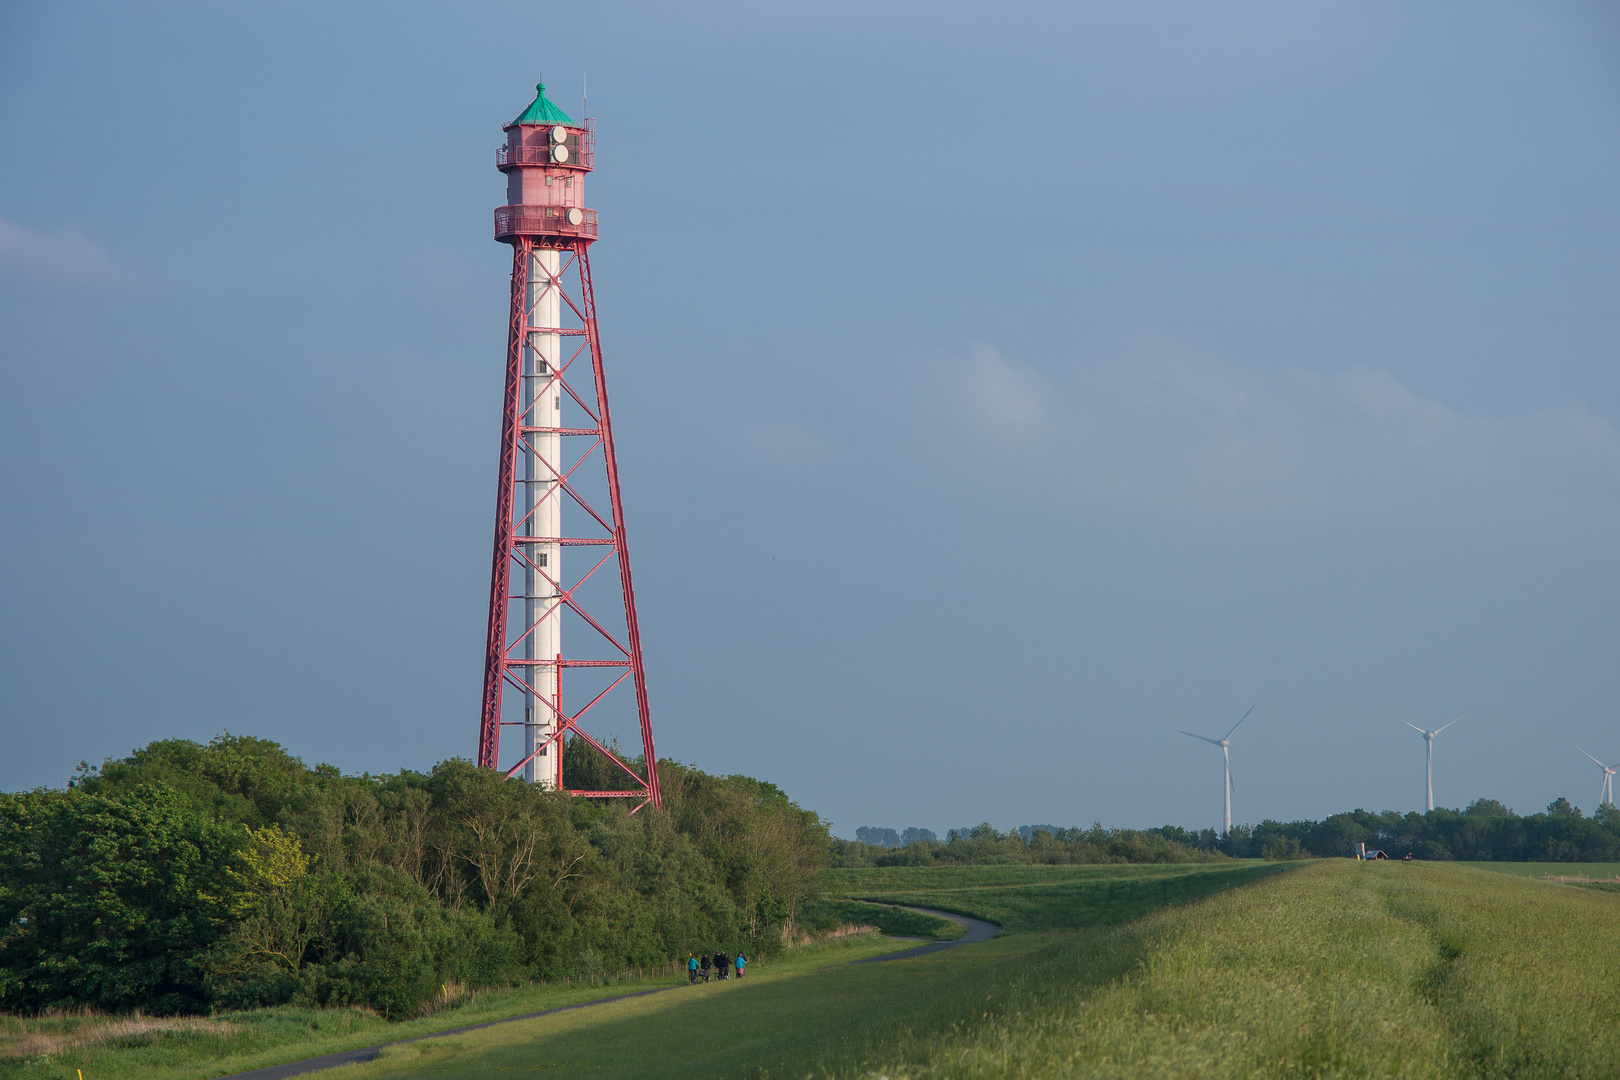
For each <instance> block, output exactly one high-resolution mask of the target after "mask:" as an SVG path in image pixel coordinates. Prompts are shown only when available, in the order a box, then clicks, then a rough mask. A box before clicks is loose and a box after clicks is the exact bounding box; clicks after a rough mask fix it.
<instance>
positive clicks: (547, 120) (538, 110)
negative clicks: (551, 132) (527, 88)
mask: <svg viewBox="0 0 1620 1080" xmlns="http://www.w3.org/2000/svg"><path fill="white" fill-rule="evenodd" d="M534 89H535V98H534V103H533V104H532V105H530V106H529V107H528V108H527V109H524V110H523V114H522V115H521V116H519V117H518V118H517V119H516V120H514V121H512V123H514V124H568V125H570V126H576V127H577V126H578V125H576V124H574V121H573V118H572V117H570V116H569V115H568V114H567V113H565V112H563V111H562V110H561V109H559V108H557V106H555V105H553V104H552V103H551V102H549V101H547V100H546V84H545V83H537V84H536V85H535V88H534Z"/></svg>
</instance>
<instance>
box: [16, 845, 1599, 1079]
mask: <svg viewBox="0 0 1620 1080" xmlns="http://www.w3.org/2000/svg"><path fill="white" fill-rule="evenodd" d="M1558 865H1559V866H1560V867H1561V868H1563V869H1564V870H1566V871H1567V870H1568V869H1569V868H1568V866H1567V864H1558ZM1217 869H1219V870H1225V871H1228V872H1230V871H1247V872H1248V873H1247V876H1244V875H1243V874H1237V875H1232V874H1230V873H1228V875H1227V876H1224V877H1222V876H1218V875H1216V874H1215V873H1214V872H1213V871H1211V870H1209V869H1208V868H1206V867H1177V866H1171V867H1157V868H1144V867H1052V868H1039V867H1033V868H1032V867H967V868H925V869H921V870H911V869H909V868H895V869H893V870H884V871H877V872H872V871H842V872H840V874H841V875H843V879H844V880H843V881H842V883H841V885H840V887H841V888H847V889H850V890H853V891H856V892H860V893H861V894H863V895H873V894H877V893H884V894H889V893H904V894H905V895H907V896H913V897H919V898H921V897H926V898H927V901H931V905H930V906H936V907H941V908H952V907H954V908H956V909H957V910H966V911H967V913H968V914H980V913H983V915H984V916H985V917H995V916H996V915H1000V916H1001V917H1002V919H1003V920H1005V921H1007V922H1008V923H1010V924H1016V926H1017V929H1016V930H1015V932H1013V933H1009V934H1005V935H1003V936H1002V937H999V938H997V939H995V940H993V941H989V942H985V943H982V944H977V945H972V946H966V947H963V948H960V949H953V950H947V951H945V952H942V953H936V954H933V955H930V956H925V957H918V958H915V959H908V960H900V961H895V962H892V963H885V964H867V965H855V966H851V965H849V964H847V963H844V961H846V960H849V959H854V958H857V957H858V956H861V955H872V954H875V953H876V952H878V951H882V950H887V949H892V948H894V945H893V943H891V942H886V941H884V940H883V939H879V938H875V937H866V938H856V939H846V940H845V941H843V942H834V943H831V944H828V945H825V946H822V947H819V948H818V949H813V950H803V951H801V952H799V953H797V954H795V955H794V956H793V957H792V958H791V959H789V960H786V961H779V962H777V963H773V964H770V965H759V966H758V967H755V966H753V965H751V969H750V974H749V977H748V979H747V980H745V981H743V982H740V983H739V982H729V983H714V984H709V985H706V986H699V987H695V988H683V989H681V990H677V991H672V992H670V993H666V994H657V995H653V996H649V997H642V998H635V999H631V1000H626V1001H620V1002H615V1003H611V1004H607V1005H603V1006H600V1007H598V1008H593V1009H586V1010H578V1011H573V1012H568V1013H561V1014H557V1015H555V1016H550V1017H544V1018H541V1019H537V1020H528V1021H517V1022H514V1023H510V1024H505V1025H501V1026H499V1027H495V1028H489V1029H485V1030H483V1031H478V1032H469V1033H466V1034H463V1035H456V1036H450V1037H446V1038H442V1039H433V1040H428V1041H425V1042H420V1043H415V1044H411V1045H408V1046H402V1047H395V1048H391V1049H389V1050H388V1051H386V1052H385V1054H384V1055H383V1057H382V1058H380V1059H379V1060H378V1061H375V1062H372V1063H369V1064H366V1065H360V1066H353V1067H348V1068H345V1069H341V1070H334V1071H332V1072H329V1073H325V1074H322V1076H323V1078H326V1080H427V1078H446V1080H448V1078H452V1077H456V1078H460V1077H469V1076H491V1077H498V1076H529V1075H537V1074H547V1075H556V1076H567V1077H570V1078H574V1077H583V1078H587V1080H618V1078H624V1080H630V1078H632V1077H634V1078H636V1080H659V1078H664V1077H670V1078H673V1077H695V1076H704V1077H714V1078H721V1077H728V1078H733V1080H736V1078H742V1077H754V1078H760V1080H768V1078H784V1077H791V1078H799V1077H824V1078H829V1080H833V1078H844V1077H848V1078H850V1080H856V1078H863V1080H865V1078H875V1077H878V1076H884V1077H888V1078H891V1080H976V1078H981V1077H982V1078H990V1077H1010V1076H1017V1077H1042V1078H1045V1077H1055V1078H1068V1077H1074V1078H1098V1080H1101V1078H1110V1080H1112V1078H1116V1077H1118V1078H1123V1077H1145V1078H1171V1077H1177V1078H1179V1077H1198V1078H1201V1080H1228V1078H1231V1080H1237V1078H1246V1077H1259V1078H1277V1080H1282V1078H1298V1077H1386V1076H1398V1077H1411V1078H1415V1080H1453V1078H1456V1080H1461V1078H1465V1077H1466V1078H1485V1080H1505V1078H1509V1077H1515V1078H1518V1077H1522V1078H1527V1080H1528V1078H1538V1080H1539V1078H1541V1077H1553V1076H1569V1077H1605V1076H1620V1040H1615V1039H1613V1038H1612V1035H1611V1033H1612V1032H1613V1031H1614V1030H1615V1029H1616V1027H1617V1026H1620V987H1617V985H1616V983H1615V980H1614V979H1613V978H1612V972H1611V968H1612V959H1611V958H1612V957H1614V956H1615V955H1620V895H1615V894H1613V893H1607V892H1602V891H1597V890H1593V889H1583V888H1574V887H1569V886H1565V885H1559V884H1555V883H1550V882H1545V881H1539V880H1526V877H1534V876H1541V875H1525V874H1520V875H1518V876H1515V875H1513V874H1508V873H1500V872H1495V871H1498V870H1499V869H1501V864H1491V865H1490V866H1489V867H1484V868H1480V867H1472V866H1465V865H1458V864H1455V863H1425V862H1417V863H1399V862H1392V863H1360V864H1358V863H1355V862H1353V861H1351V860H1343V859H1334V860H1323V861H1319V862H1313V863H1304V864H1293V869H1292V870H1291V871H1290V872H1288V873H1277V872H1276V871H1277V870H1278V869H1280V867H1278V866H1276V865H1270V866H1268V865H1266V864H1239V865H1236V866H1231V865H1227V866H1222V867H1219V868H1217ZM1583 869H1585V868H1584V867H1583ZM1591 869H1592V870H1594V871H1596V872H1602V868H1591ZM1154 870H1157V871H1158V873H1157V874H1155V873H1153V872H1151V871H1154ZM1031 871H1034V873H1031ZM1042 874H1045V875H1046V877H1045V879H1044V880H1043V878H1042V876H1041V875H1042ZM928 875H933V876H931V877H930V876H928ZM1232 884H1245V885H1246V887H1243V888H1225V886H1229V885H1232ZM1155 885H1157V886H1162V887H1160V888H1158V890H1157V892H1155V891H1154V887H1155ZM879 886H893V887H892V888H879ZM1215 888H1224V891H1220V892H1211V890H1213V889H1215ZM1110 890H1111V891H1110ZM1099 896H1103V897H1107V896H1113V897H1114V898H1115V900H1117V901H1118V903H1119V905H1120V906H1121V907H1123V908H1124V909H1126V910H1133V909H1136V908H1138V907H1140V906H1141V905H1144V904H1151V903H1152V902H1154V900H1155V897H1157V898H1158V900H1159V901H1160V902H1162V903H1170V904H1171V906H1160V907H1159V908H1158V909H1156V910H1153V911H1150V912H1148V913H1147V914H1146V915H1144V916H1141V917H1138V918H1134V919H1129V920H1122V919H1121V918H1119V917H1117V912H1114V913H1111V912H1110V911H1109V910H1107V909H1105V908H1099V907H1098V903H1099V901H1098V897H1099ZM1069 899H1072V900H1075V902H1077V903H1078V904H1079V905H1080V907H1079V908H1078V909H1076V910H1069V909H1067V908H1065V906H1064V905H1065V903H1067V902H1068V900H1069ZM970 907H972V908H974V909H976V910H967V909H968V908H970ZM1088 913H1089V914H1088ZM1083 918H1091V922H1090V923H1089V924H1085V925H1080V926H1079V927H1078V928H1074V929H1062V928H1060V929H1042V928H1040V927H1041V926H1042V923H1043V921H1045V923H1046V925H1053V924H1057V925H1060V926H1061V925H1063V924H1069V923H1076V922H1079V921H1081V920H1082V919H1083ZM998 921H999V920H998ZM632 988H633V987H631V986H630V985H628V984H627V985H624V986H619V987H614V988H611V989H608V990H604V989H602V988H598V990H597V993H598V995H599V996H600V995H606V994H612V993H622V992H625V991H627V990H630V989H632ZM547 989H551V988H547ZM524 992H525V991H517V992H514V993H524ZM528 992H533V991H528ZM493 997H495V995H490V996H489V998H493ZM489 998H480V999H479V1000H478V1001H477V1002H475V1003H473V1004H471V1005H468V1006H465V1007H464V1008H462V1009H459V1010H456V1011H455V1012H454V1013H451V1014H440V1015H439V1016H438V1017H434V1018H431V1021H427V1022H439V1024H440V1029H441V1030H442V1029H443V1028H444V1027H450V1026H458V1025H462V1024H466V1023H470V1022H476V1021H477V1020H478V1019H481V1017H480V1016H478V1015H476V1014H475V1013H474V1012H473V1010H475V1009H478V1010H481V1009H484V1008H490V1009H492V1010H497V1009H498V1010H499V1011H502V1012H504V1013H505V1014H506V1015H510V1014H512V1013H516V1012H521V1011H525V1008H516V1007H512V1005H513V1002H512V1001H510V1000H509V1001H506V1002H492V1001H490V1000H489ZM554 1003H560V1002H554ZM539 1007H544V1005H540V1004H532V1005H528V1006H526V1008H539ZM446 1016H448V1017H449V1019H448V1020H445V1019H442V1018H444V1017H446ZM220 1019H222V1020H225V1021H227V1022H229V1023H233V1024H234V1023H241V1022H242V1021H241V1020H240V1019H239V1018H236V1017H223V1018H220ZM427 1022H420V1021H419V1022H416V1023H417V1024H421V1023H427ZM378 1023H379V1024H380V1022H378ZM416 1033H419V1031H417V1030H415V1029H413V1026H412V1025H410V1024H406V1025H397V1026H393V1027H389V1028H387V1029H386V1034H387V1036H388V1037H389V1038H399V1037H404V1036H408V1035H411V1034H416ZM188 1038H190V1036H188ZM196 1038H198V1039H207V1038H214V1036H201V1035H199V1036H196ZM218 1038H220V1039H222V1040H226V1041H229V1040H231V1039H241V1038H243V1035H242V1034H237V1035H231V1036H223V1035H222V1036H218ZM379 1041H382V1038H381V1037H379V1035H378V1034H377V1033H375V1032H373V1031H368V1032H365V1033H363V1034H362V1033H360V1032H358V1031H357V1032H356V1033H355V1034H354V1036H353V1037H352V1038H349V1040H348V1041H347V1042H343V1041H342V1040H337V1039H334V1040H330V1041H328V1042H327V1043H326V1044H323V1045H320V1046H310V1047H307V1048H305V1049H304V1050H303V1051H302V1052H299V1053H292V1052H287V1048H285V1047H284V1048H281V1050H280V1051H278V1053H277V1055H276V1056H275V1060H290V1059H293V1058H296V1057H302V1056H307V1055H310V1054H314V1053H320V1052H330V1051H332V1050H336V1049H342V1048H347V1047H358V1046H363V1045H368V1044H369V1043H373V1042H379ZM149 1049H150V1048H149V1047H148V1048H136V1049H134V1050H131V1051H120V1052H118V1053H117V1054H116V1055H115V1054H113V1053H112V1052H111V1051H108V1050H105V1049H101V1050H98V1049H89V1050H85V1051H80V1052H75V1054H76V1056H80V1055H82V1056H88V1057H90V1058H94V1056H95V1055H97V1054H105V1055H106V1056H105V1057H103V1058H102V1059H100V1060H101V1067H100V1071H96V1069H94V1068H89V1067H87V1068H86V1074H85V1075H86V1080H100V1077H102V1076H115V1075H116V1076H120V1077H133V1078H136V1080H143V1078H151V1080H157V1078H158V1077H165V1078H167V1077H174V1078H176V1080H179V1078H181V1077H193V1076H196V1077H201V1076H206V1075H219V1074H220V1073H224V1072H232V1071H239V1070H241V1069H246V1068H249V1067H253V1066H255V1065H259V1064H267V1063H268V1060H254V1061H250V1060H246V1059H245V1058H243V1057H240V1056H239V1058H238V1059H237V1060H235V1061H231V1062H224V1061H216V1062H211V1063H210V1064H211V1065H212V1066H213V1068H212V1069H211V1070H210V1071H204V1070H201V1069H200V1068H199V1066H198V1065H197V1059H196V1058H195V1057H193V1058H190V1059H188V1061H186V1062H183V1063H182V1065H184V1067H183V1068H181V1067H174V1068H169V1069H168V1071H163V1070H162V1069H160V1068H159V1067H158V1063H157V1062H156V1061H155V1060H154V1059H150V1058H141V1057H140V1056H139V1055H140V1054H141V1053H144V1052H146V1051H147V1050H149ZM261 1056H263V1055H261ZM66 1062H67V1058H66V1057H64V1058H63V1059H62V1061H60V1062H53V1063H51V1064H49V1065H44V1066H38V1067H28V1068H26V1069H24V1068H23V1067H21V1066H17V1068H18V1071H16V1072H15V1073H14V1074H13V1073H7V1074H5V1075H17V1076H30V1077H32V1076H39V1077H60V1076H67V1077H71V1076H72V1075H73V1074H72V1070H71V1069H66V1070H65V1071H64V1069H63V1067H62V1066H63V1065H65V1063H66ZM227 1066H228V1067H227ZM52 1070H54V1071H52Z"/></svg>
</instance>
